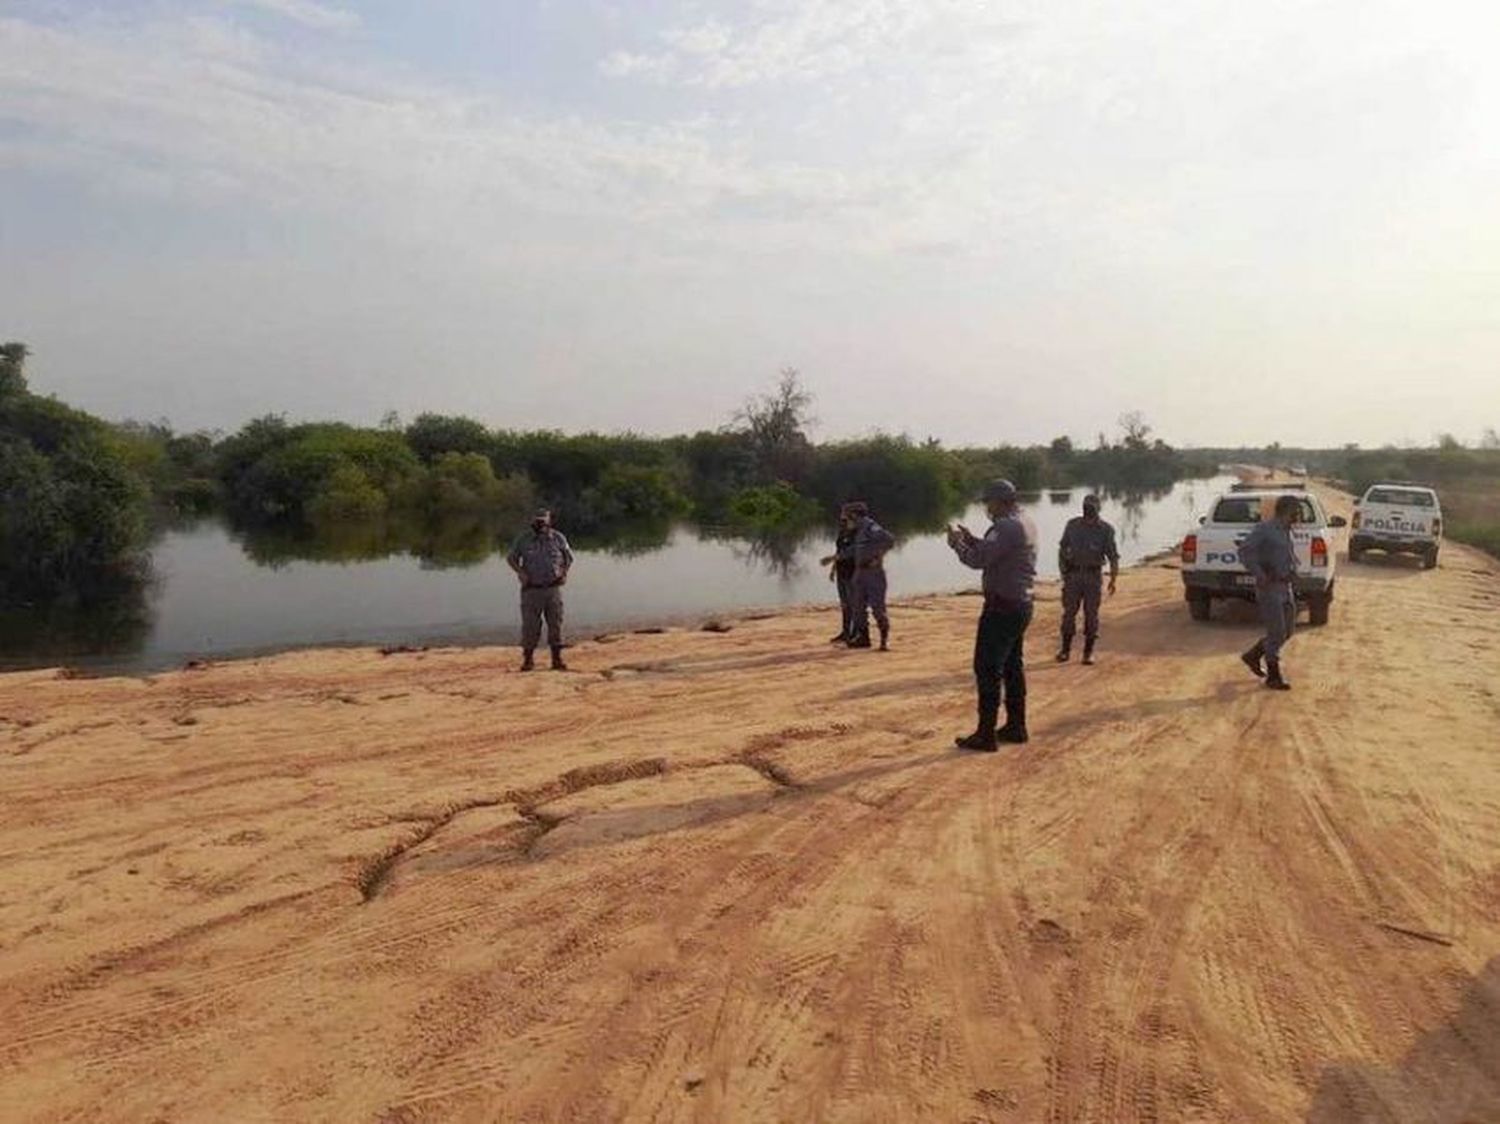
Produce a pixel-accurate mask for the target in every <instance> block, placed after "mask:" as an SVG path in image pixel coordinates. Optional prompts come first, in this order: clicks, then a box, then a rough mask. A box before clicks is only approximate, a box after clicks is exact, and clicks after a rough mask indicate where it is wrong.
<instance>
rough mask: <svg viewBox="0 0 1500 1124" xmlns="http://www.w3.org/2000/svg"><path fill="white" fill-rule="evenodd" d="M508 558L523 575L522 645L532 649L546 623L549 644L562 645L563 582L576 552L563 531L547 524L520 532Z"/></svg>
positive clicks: (528, 649) (559, 646) (558, 646)
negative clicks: (536, 528)
mask: <svg viewBox="0 0 1500 1124" xmlns="http://www.w3.org/2000/svg"><path fill="white" fill-rule="evenodd" d="M506 560H507V561H508V562H509V563H510V565H511V568H512V569H514V570H516V571H517V572H518V573H519V574H520V575H521V647H522V648H524V649H525V650H526V651H528V652H530V651H532V650H533V649H535V648H536V646H537V642H538V641H539V640H541V638H542V621H543V620H546V622H547V643H548V645H549V646H550V647H552V648H554V649H556V648H561V647H562V642H563V640H562V626H563V595H562V586H563V582H564V581H565V580H566V579H567V576H568V570H569V568H571V567H572V565H573V551H572V548H571V547H569V546H568V540H567V538H566V537H565V536H564V535H563V533H562V532H561V531H558V530H554V529H553V528H551V527H548V528H547V529H546V530H544V531H537V530H534V529H533V530H529V531H525V532H523V533H522V534H521V536H520V537H519V538H517V539H516V541H515V543H514V545H512V546H511V548H510V553H509V554H508V555H506Z"/></svg>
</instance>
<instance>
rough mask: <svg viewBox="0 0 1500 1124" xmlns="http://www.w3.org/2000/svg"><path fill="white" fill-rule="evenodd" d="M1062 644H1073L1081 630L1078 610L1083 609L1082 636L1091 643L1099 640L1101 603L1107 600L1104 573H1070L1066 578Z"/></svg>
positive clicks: (1087, 570) (1064, 578)
mask: <svg viewBox="0 0 1500 1124" xmlns="http://www.w3.org/2000/svg"><path fill="white" fill-rule="evenodd" d="M1062 594H1063V596H1062V642H1063V645H1064V646H1067V645H1069V644H1071V643H1073V635H1074V633H1076V632H1077V631H1078V609H1079V607H1080V606H1081V607H1082V608H1083V636H1084V639H1086V640H1087V641H1088V642H1089V643H1090V644H1092V643H1093V642H1094V641H1095V640H1097V639H1098V638H1099V603H1100V601H1102V600H1103V599H1104V572H1103V571H1102V570H1095V569H1092V568H1090V569H1086V570H1069V571H1068V572H1067V574H1065V575H1064V576H1063V591H1062Z"/></svg>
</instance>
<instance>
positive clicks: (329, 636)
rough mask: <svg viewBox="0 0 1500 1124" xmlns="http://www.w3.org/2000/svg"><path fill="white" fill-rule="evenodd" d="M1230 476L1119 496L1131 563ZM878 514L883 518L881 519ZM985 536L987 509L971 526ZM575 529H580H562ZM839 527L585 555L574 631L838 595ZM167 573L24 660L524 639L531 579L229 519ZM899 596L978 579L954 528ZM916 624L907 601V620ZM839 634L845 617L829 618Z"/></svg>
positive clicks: (20, 654)
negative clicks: (243, 534)
mask: <svg viewBox="0 0 1500 1124" xmlns="http://www.w3.org/2000/svg"><path fill="white" fill-rule="evenodd" d="M1230 482H1231V481H1230V480H1229V478H1215V479H1208V480H1185V481H1181V482H1179V483H1178V484H1177V485H1175V486H1174V487H1173V488H1171V489H1170V490H1168V491H1166V492H1164V493H1160V494H1156V495H1135V496H1115V497H1112V498H1111V497H1108V496H1107V497H1106V499H1105V502H1104V507H1103V515H1104V518H1106V519H1108V520H1109V521H1110V522H1111V523H1113V524H1114V525H1115V528H1116V530H1117V532H1118V535H1119V543H1120V552H1121V555H1122V559H1123V561H1124V562H1125V563H1126V564H1127V565H1128V564H1130V563H1131V562H1135V561H1139V560H1140V559H1142V558H1145V557H1147V556H1148V555H1151V554H1154V553H1156V552H1158V551H1161V550H1164V549H1167V548H1170V547H1172V546H1174V545H1175V544H1176V543H1177V542H1178V541H1180V539H1181V538H1182V536H1183V535H1184V534H1185V533H1186V532H1187V531H1188V530H1189V529H1190V528H1191V527H1193V526H1194V525H1196V523H1197V522H1198V517H1199V516H1200V515H1202V514H1204V513H1205V512H1206V511H1207V510H1208V508H1209V506H1210V505H1211V504H1212V502H1213V500H1214V498H1215V497H1216V496H1217V495H1218V494H1219V493H1220V492H1222V491H1223V490H1224V489H1225V488H1226V487H1227V486H1228V484H1229V483H1230ZM1085 492H1086V489H1082V488H1070V489H1060V490H1054V491H1048V492H1043V493H1041V494H1040V495H1037V496H1032V497H1028V501H1029V502H1028V503H1027V504H1026V508H1027V510H1028V512H1029V513H1030V514H1031V516H1032V518H1033V519H1034V520H1035V521H1036V524H1037V529H1038V531H1039V533H1040V536H1041V543H1042V550H1041V555H1040V558H1039V559H1038V569H1039V571H1040V573H1041V575H1042V576H1044V577H1055V576H1056V575H1057V557H1056V543H1057V539H1058V536H1059V535H1060V534H1061V532H1062V528H1063V524H1064V523H1065V522H1066V521H1067V520H1068V518H1069V517H1070V516H1072V515H1074V514H1076V513H1077V512H1078V510H1079V507H1080V505H1081V503H1082V499H1083V496H1084V494H1085ZM877 515H878V513H877ZM962 521H963V522H965V523H966V524H967V525H968V526H969V527H970V528H971V529H972V530H974V531H975V533H983V529H984V528H985V527H986V526H987V525H988V519H987V518H986V516H985V514H984V511H983V509H982V508H979V507H977V506H976V507H973V508H971V509H970V510H969V511H967V512H966V513H965V515H964V517H963V519H962ZM561 529H562V530H563V531H564V532H566V531H567V527H566V526H563V527H562V528H561ZM831 538H832V531H831V529H830V530H829V531H828V532H827V533H825V534H812V535H809V536H808V537H806V538H805V539H803V540H802V541H800V542H796V543H792V544H784V545H782V546H781V547H780V548H772V549H767V548H766V546H765V545H764V544H759V545H758V544H756V543H752V542H748V541H744V540H735V539H729V538H720V537H714V536H713V535H711V534H709V533H705V532H703V531H700V530H697V529H695V528H693V527H689V526H680V527H676V528H674V529H673V530H672V531H671V532H670V534H669V535H668V536H667V540H666V542H665V544H664V545H661V546H660V547H659V548H656V549H650V550H646V551H643V552H636V553H621V552H618V551H610V550H584V549H578V550H577V555H578V558H577V563H576V565H575V566H574V569H573V574H572V577H571V579H570V581H569V583H568V588H567V623H568V630H569V634H570V636H571V637H573V638H579V637H584V636H588V635H590V634H592V633H596V632H601V631H607V630H615V629H625V628H631V627H643V626H651V625H658V624H671V623H677V624H688V625H696V624H701V623H703V622H705V621H707V620H709V619H712V618H713V617H715V616H718V615H731V614H735V613H741V612H745V611H749V610H753V609H774V608H777V607H783V606H789V605H801V604H810V603H824V602H827V603H832V602H834V601H836V595H835V593H834V589H833V585H832V584H831V583H830V582H829V581H828V578H827V571H826V570H824V569H822V568H821V567H819V566H818V559H819V557H821V556H823V555H826V554H828V553H831V551H832V543H831ZM152 562H153V570H154V572H155V575H156V578H155V581H154V582H153V584H152V586H151V587H150V589H149V591H148V593H147V594H146V597H145V601H144V603H143V604H142V605H141V606H139V607H138V611H137V612H136V614H135V619H134V620H133V621H132V622H131V624H130V626H129V627H119V626H115V627H110V628H100V629H95V630H93V631H92V632H86V633H85V634H83V635H74V636H71V637H68V638H62V637H59V636H56V635H48V634H47V633H46V632H45V631H41V632H36V633H35V634H33V635H28V636H24V637H23V636H20V635H13V636H12V637H11V640H10V642H9V643H7V644H6V645H5V648H6V651H5V652H4V653H3V654H0V663H3V664H4V665H6V666H10V667H17V666H20V667H25V666H46V665H49V664H53V663H58V662H67V663H70V664H74V665H77V666H81V667H86V668H89V669H90V670H95V671H121V672H142V671H148V670H154V669H160V668H163V667H168V666H172V665H176V664H180V663H182V662H184V661H185V660H188V659H194V658H214V659H218V658H224V657H228V656H239V655H249V654H255V653H262V652H268V651H279V650H283V649H288V648H298V647H306V646H315V645H347V644H382V645H384V644H412V645H416V644H443V643H461V644H472V643H496V642H500V643H513V642H514V641H515V639H516V637H517V635H518V631H519V621H518V606H517V596H516V582H515V579H514V577H513V576H512V575H511V573H510V571H509V570H508V569H507V568H506V567H505V564H504V561H503V559H502V558H501V556H500V553H499V552H498V551H497V552H495V553H491V554H489V555H488V556H487V557H482V558H481V559H479V560H478V561H475V562H473V563H472V564H468V565H459V566H451V565H450V566H444V567H435V566H433V565H431V564H430V563H425V562H423V561H421V560H420V559H418V558H417V557H414V556H413V555H411V554H408V553H398V554H394V555H391V556H389V557H385V558H380V559H377V560H372V561H357V562H324V561H310V560H299V559H295V558H293V559H289V560H288V559H286V558H284V557H278V558H277V560H275V561H271V562H267V561H257V560H256V558H255V557H252V554H251V553H250V552H247V550H246V548H245V547H244V546H242V545H241V543H240V541H238V539H237V538H236V537H235V536H234V535H233V534H232V533H231V531H230V529H229V528H228V527H227V526H226V525H224V524H223V523H220V522H217V521H209V522H204V523H199V524H197V525H195V526H193V527H190V528H184V529H179V530H171V531H168V532H166V533H165V534H164V535H163V536H162V537H161V538H160V540H159V541H158V542H157V543H156V545H155V547H154V550H153V554H152ZM886 570H887V573H888V574H889V578H890V591H891V596H892V597H902V596H910V595H914V594H923V593H939V592H950V591H957V590H962V589H972V588H975V587H977V584H978V575H977V574H976V573H975V572H974V571H971V570H968V569H966V568H964V567H963V566H961V565H960V564H959V563H958V562H957V561H956V560H955V558H954V556H953V553H952V551H951V550H949V549H948V546H947V544H946V543H945V542H944V540H943V537H942V535H941V534H940V533H926V534H916V535H911V536H908V537H906V538H905V539H904V540H903V541H902V542H901V544H900V545H899V546H898V547H897V548H896V549H895V550H894V551H892V552H891V554H890V556H889V557H888V560H887V565H886ZM894 618H895V622H896V624H895V627H896V628H897V629H898V630H899V628H900V614H899V610H897V611H896V612H895V613H894ZM829 625H830V632H832V631H837V622H836V620H835V619H834V617H833V616H832V615H830V618H829Z"/></svg>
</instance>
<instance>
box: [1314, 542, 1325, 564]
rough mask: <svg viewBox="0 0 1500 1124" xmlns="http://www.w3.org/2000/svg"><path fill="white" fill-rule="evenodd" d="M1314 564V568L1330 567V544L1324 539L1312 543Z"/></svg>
mask: <svg viewBox="0 0 1500 1124" xmlns="http://www.w3.org/2000/svg"><path fill="white" fill-rule="evenodd" d="M1312 564H1313V565H1314V566H1326V565H1328V544H1327V543H1326V542H1324V541H1323V540H1322V539H1313V541H1312Z"/></svg>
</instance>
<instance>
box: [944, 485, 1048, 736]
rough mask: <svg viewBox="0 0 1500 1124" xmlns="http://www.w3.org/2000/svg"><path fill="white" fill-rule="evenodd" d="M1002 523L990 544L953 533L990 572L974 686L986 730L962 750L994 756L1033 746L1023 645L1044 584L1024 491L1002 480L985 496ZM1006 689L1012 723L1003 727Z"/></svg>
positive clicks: (993, 528) (963, 552)
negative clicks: (1004, 748) (1003, 749)
mask: <svg viewBox="0 0 1500 1124" xmlns="http://www.w3.org/2000/svg"><path fill="white" fill-rule="evenodd" d="M984 502H985V506H986V507H987V508H988V509H989V513H990V518H991V519H992V520H993V521H994V522H993V523H991V525H990V529H989V530H988V531H986V532H985V533H984V538H982V539H981V538H976V537H975V536H974V535H973V533H972V532H971V531H970V530H969V529H968V528H967V527H965V526H963V525H962V524H959V525H958V526H957V527H949V528H948V545H949V546H951V547H952V548H953V550H954V553H956V554H957V555H958V560H959V561H960V562H962V563H963V564H964V565H965V566H968V567H970V568H971V569H974V570H982V571H984V582H983V586H984V611H983V612H982V613H980V615H979V627H978V629H977V630H976V632H975V636H974V682H975V686H976V688H977V689H978V694H979V725H978V727H977V728H976V729H975V731H974V732H973V733H972V734H970V735H969V736H968V737H966V738H957V739H955V741H956V744H957V745H958V747H959V748H960V749H977V750H981V751H984V752H988V753H993V752H995V750H997V749H998V748H999V745H998V743H999V742H1015V743H1021V742H1025V741H1026V740H1027V738H1028V736H1029V735H1028V733H1027V730H1026V661H1025V655H1024V652H1023V642H1024V641H1025V638H1026V629H1027V626H1029V625H1030V624H1031V614H1032V601H1031V596H1032V586H1033V584H1034V583H1035V581H1036V542H1037V537H1036V525H1035V524H1034V523H1032V521H1031V518H1030V517H1029V516H1027V515H1026V514H1025V513H1023V512H1022V511H1021V510H1020V507H1019V503H1020V497H1019V496H1018V495H1017V493H1016V486H1015V485H1014V484H1012V483H1011V482H1010V481H1009V480H996V481H994V482H993V483H991V484H990V485H989V486H988V487H987V488H985V490H984ZM1002 685H1003V686H1004V699H1005V725H1004V726H1002V727H1000V728H999V729H996V723H997V722H998V721H999V717H1000V700H1001V687H1002Z"/></svg>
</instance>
